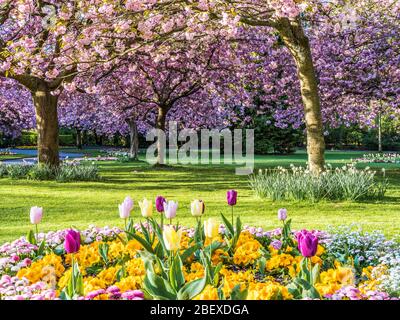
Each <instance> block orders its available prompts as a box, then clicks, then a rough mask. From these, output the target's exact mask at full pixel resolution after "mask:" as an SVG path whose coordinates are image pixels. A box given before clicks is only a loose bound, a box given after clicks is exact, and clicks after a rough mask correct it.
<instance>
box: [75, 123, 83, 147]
mask: <svg viewBox="0 0 400 320" xmlns="http://www.w3.org/2000/svg"><path fill="white" fill-rule="evenodd" d="M76 147H77V148H78V149H82V131H81V129H78V128H76Z"/></svg>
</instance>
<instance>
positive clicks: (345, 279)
mask: <svg viewBox="0 0 400 320" xmlns="http://www.w3.org/2000/svg"><path fill="white" fill-rule="evenodd" d="M354 282H355V277H354V272H353V269H352V268H349V267H342V266H337V268H335V269H328V270H327V271H323V272H321V273H320V281H319V282H318V283H316V284H315V288H316V289H317V290H318V292H319V293H320V294H321V295H322V296H324V295H327V294H333V293H335V292H336V291H337V290H339V289H340V288H341V287H343V286H346V285H353V284H354Z"/></svg>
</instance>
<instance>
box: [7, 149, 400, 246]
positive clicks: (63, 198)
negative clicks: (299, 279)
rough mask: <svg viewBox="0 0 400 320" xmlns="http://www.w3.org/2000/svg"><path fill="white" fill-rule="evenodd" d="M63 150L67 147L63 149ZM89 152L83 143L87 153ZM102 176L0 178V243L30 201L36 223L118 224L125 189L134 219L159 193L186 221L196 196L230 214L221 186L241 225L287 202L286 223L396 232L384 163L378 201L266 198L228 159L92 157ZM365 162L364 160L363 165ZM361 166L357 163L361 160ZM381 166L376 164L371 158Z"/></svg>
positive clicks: (296, 158) (393, 168) (260, 221)
mask: <svg viewBox="0 0 400 320" xmlns="http://www.w3.org/2000/svg"><path fill="white" fill-rule="evenodd" d="M69 151H70V150H69ZM94 152H96V151H93V150H89V151H88V150H84V153H89V154H92V153H94ZM362 154H363V152H346V153H344V152H328V153H327V162H329V163H332V164H334V165H342V164H344V163H346V162H349V161H350V159H352V158H356V157H359V156H361V155H362ZM305 160H306V154H305V153H304V152H299V153H296V154H295V155H291V156H257V157H256V170H257V169H258V168H266V167H272V166H277V165H283V166H287V165H289V164H290V163H294V164H297V165H299V164H304V163H305ZM99 165H100V169H101V174H102V176H103V177H104V181H102V182H76V183H57V182H39V181H27V180H10V179H1V180H0V243H1V242H4V241H6V240H12V239H14V238H17V237H19V236H21V235H24V234H25V233H26V232H27V230H28V229H29V228H30V227H31V226H30V225H29V208H30V207H31V206H35V205H37V206H42V207H44V210H45V215H44V219H43V223H42V224H41V225H40V230H46V231H49V230H56V229H60V228H67V227H71V226H76V227H78V228H85V227H87V226H88V225H89V224H96V225H98V226H105V225H109V226H113V225H118V226H122V225H123V222H122V221H121V220H120V219H119V216H118V208H117V205H118V204H119V203H120V202H121V201H122V200H123V198H124V197H125V196H126V195H130V196H131V197H132V198H133V199H134V200H135V209H134V217H135V218H136V220H137V221H139V219H140V213H139V210H138V206H137V200H141V199H142V198H143V197H147V198H149V199H153V198H155V197H156V196H157V195H163V196H165V197H167V198H168V199H173V200H178V201H179V210H178V220H179V222H180V223H184V224H186V225H192V224H193V222H194V220H193V218H191V216H190V202H191V201H192V200H193V199H195V198H199V199H203V200H204V201H205V203H206V213H205V214H206V217H210V216H218V215H219V213H220V212H223V213H226V214H229V212H230V211H229V208H228V207H227V205H226V201H225V193H226V190H227V189H230V188H235V189H237V190H238V192H239V198H238V205H237V206H236V207H235V212H236V214H240V215H241V217H242V220H243V222H244V223H245V224H249V225H254V226H262V227H266V228H275V227H278V226H280V224H279V223H278V221H277V219H276V212H277V210H278V208H280V207H286V208H287V209H288V211H289V215H290V217H291V218H293V227H294V228H296V229H298V228H319V229H324V228H326V227H327V226H328V225H341V224H351V223H358V224H361V225H362V226H363V227H364V228H365V229H366V230H374V229H380V230H383V231H384V232H385V234H387V235H388V236H395V235H398V234H399V231H400V165H398V164H397V165H390V164H388V165H384V166H385V168H386V169H387V174H388V177H389V179H390V182H391V185H390V189H389V191H388V193H387V197H386V199H385V200H384V201H381V202H368V203H350V202H335V203H331V202H322V203H318V204H310V203H307V202H275V203H273V202H271V201H268V200H259V199H257V198H255V197H254V195H253V193H252V191H251V190H250V189H249V187H248V182H247V177H245V176H237V175H235V173H234V167H233V166H223V165H221V166H205V165H203V166H174V167H166V168H154V167H150V166H149V165H148V164H146V163H144V162H139V163H115V162H114V163H112V162H107V163H104V162H103V163H99ZM362 166H365V165H362ZM362 166H360V167H362ZM370 166H371V167H376V168H379V167H382V165H370Z"/></svg>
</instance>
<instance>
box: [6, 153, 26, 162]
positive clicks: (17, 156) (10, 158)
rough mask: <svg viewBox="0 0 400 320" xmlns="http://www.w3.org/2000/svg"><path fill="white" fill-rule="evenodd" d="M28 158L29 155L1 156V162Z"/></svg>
mask: <svg viewBox="0 0 400 320" xmlns="http://www.w3.org/2000/svg"><path fill="white" fill-rule="evenodd" d="M26 157H28V156H27V155H23V154H10V155H0V161H3V160H14V159H22V158H26Z"/></svg>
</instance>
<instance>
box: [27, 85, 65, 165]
mask: <svg viewBox="0 0 400 320" xmlns="http://www.w3.org/2000/svg"><path fill="white" fill-rule="evenodd" d="M32 98H33V103H34V106H35V111H36V128H37V132H38V141H37V144H38V161H39V163H44V164H47V165H50V166H58V165H59V163H60V158H59V154H58V140H59V137H58V117H57V102H58V96H53V95H51V94H50V89H49V88H48V86H47V85H46V83H45V82H41V83H39V84H38V85H37V87H36V88H35V90H33V91H32Z"/></svg>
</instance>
